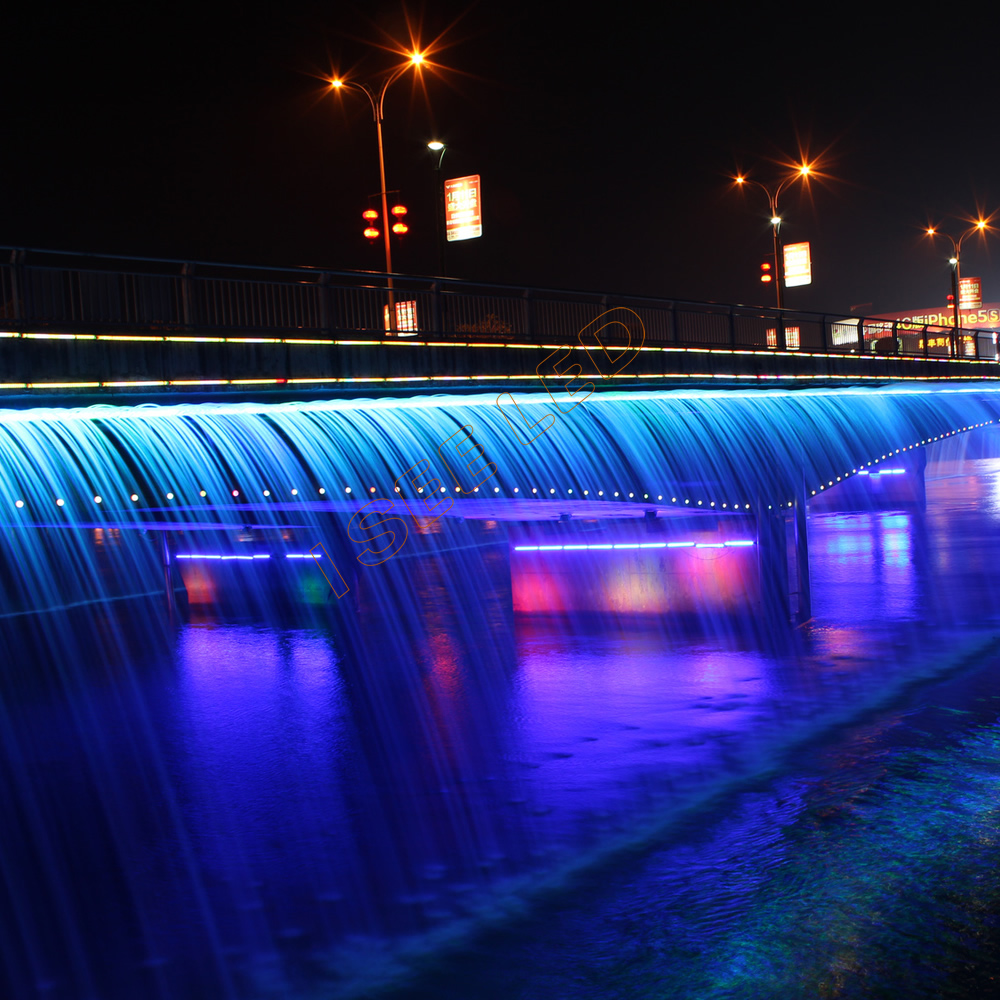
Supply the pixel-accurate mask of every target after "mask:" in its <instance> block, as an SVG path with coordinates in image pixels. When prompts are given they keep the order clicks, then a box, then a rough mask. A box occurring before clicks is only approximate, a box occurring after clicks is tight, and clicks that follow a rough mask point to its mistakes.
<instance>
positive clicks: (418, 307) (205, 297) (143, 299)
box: [0, 247, 998, 360]
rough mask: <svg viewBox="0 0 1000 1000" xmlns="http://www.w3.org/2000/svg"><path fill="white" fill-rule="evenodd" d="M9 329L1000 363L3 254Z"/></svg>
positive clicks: (937, 339)
mask: <svg viewBox="0 0 1000 1000" xmlns="http://www.w3.org/2000/svg"><path fill="white" fill-rule="evenodd" d="M0 254H2V259H3V263H0V328H2V329H4V330H7V331H15V332H22V333H24V332H44V331H60V330H67V331H73V332H79V331H113V332H122V333H124V332H128V333H135V334H157V333H166V332H174V333H181V332H190V333H191V334H192V335H211V334H217V335H225V334H228V333H232V332H235V331H243V332H247V333H259V334H261V335H262V336H268V335H273V336H280V337H295V338H302V339H304V340H310V339H325V338H329V337H331V336H343V335H356V336H361V337H367V338H373V339H374V338H381V337H384V336H385V335H386V332H387V331H388V330H389V326H390V324H389V303H390V299H391V300H392V302H393V304H394V308H395V311H396V324H395V326H396V332H398V334H400V335H402V336H412V335H414V334H421V333H423V334H433V336H434V338H435V339H440V340H442V341H460V342H470V341H472V342H510V341H512V340H514V341H518V342H523V343H541V344H547V343H559V344H563V343H572V342H574V341H575V339H576V337H577V335H578V333H579V331H580V330H581V329H583V328H584V327H585V326H587V324H589V323H590V322H592V321H593V320H595V319H597V318H598V317H599V316H600V315H601V314H602V313H605V312H607V311H608V310H610V309H613V308H616V307H625V308H627V309H631V310H632V311H633V312H635V313H636V314H637V315H638V316H639V317H640V319H641V320H642V323H643V326H644V328H645V337H646V343H647V344H649V345H651V346H670V345H673V346H678V347H686V348H693V349H698V348H706V349H711V348H715V349H730V350H738V351H760V352H767V351H778V350H780V351H786V350H788V351H795V350H801V351H809V352H813V353H815V352H822V353H831V354H865V355H873V354H874V355H908V356H915V357H926V358H978V359H985V360H997V356H998V355H997V331H996V330H992V329H989V330H987V329H963V330H955V329H954V328H952V327H941V326H926V325H920V324H913V323H904V322H893V321H891V320H885V319H878V318H870V317H859V316H836V315H833V316H831V315H823V314H818V313H807V312H798V311H794V310H788V309H783V310H777V309H768V308H764V307H760V306H745V305H724V304H717V303H704V302H686V301H681V300H673V299H659V298H652V297H642V296H626V295H602V294H599V293H592V292H576V291H563V290H553V289H541V288H522V287H516V286H506V285H494V284H486V283H480V282H469V281H462V280H457V279H445V278H433V277H414V276H409V275H394V276H393V279H392V283H393V288H392V290H391V291H390V289H389V287H388V279H387V276H386V275H384V274H379V273H375V272H358V271H336V270H319V269H314V268H306V267H301V268H263V267H252V266H243V265H235V264H217V263H205V262H185V261H171V260H149V259H143V258H131V257H111V256H98V255H77V254H65V253H57V252H53V251H40V250H23V249H17V248H10V247H7V248H0Z"/></svg>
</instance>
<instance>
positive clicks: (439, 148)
mask: <svg viewBox="0 0 1000 1000" xmlns="http://www.w3.org/2000/svg"><path fill="white" fill-rule="evenodd" d="M427 148H428V149H429V150H430V151H431V152H433V153H440V154H441V155H440V156H439V157H438V159H437V166H436V167H435V168H434V186H435V189H436V193H435V195H434V200H435V202H436V205H435V210H434V218H435V220H436V222H435V226H434V231H435V232H436V234H437V244H438V274H439V275H440V276H441V277H442V278H443V277H444V276H445V274H444V233H442V231H441V219H442V216H443V215H444V186H443V185H442V183H441V164H442V162H443V161H444V154H445V153H447V152H448V146H447V144H446V143H443V142H441V141H440V140H439V139H432V140H431V141H430V142H429V143H427Z"/></svg>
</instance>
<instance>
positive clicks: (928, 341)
mask: <svg viewBox="0 0 1000 1000" xmlns="http://www.w3.org/2000/svg"><path fill="white" fill-rule="evenodd" d="M930 356H931V337H930V334H929V333H928V332H927V327H926V326H925V327H924V360H925V361H926V360H927V359H928V358H929V357H930Z"/></svg>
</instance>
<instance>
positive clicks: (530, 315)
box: [523, 288, 535, 338]
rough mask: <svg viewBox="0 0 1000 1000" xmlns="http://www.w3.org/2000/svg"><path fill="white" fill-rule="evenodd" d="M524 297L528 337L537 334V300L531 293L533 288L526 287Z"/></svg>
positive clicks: (525, 323) (525, 325) (525, 327)
mask: <svg viewBox="0 0 1000 1000" xmlns="http://www.w3.org/2000/svg"><path fill="white" fill-rule="evenodd" d="M523 298H524V333H525V336H526V337H528V338H531V337H534V336H535V302H534V299H533V297H532V294H531V289H530V288H526V289H525V290H524V292H523Z"/></svg>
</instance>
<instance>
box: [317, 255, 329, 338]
mask: <svg viewBox="0 0 1000 1000" xmlns="http://www.w3.org/2000/svg"><path fill="white" fill-rule="evenodd" d="M316 286H317V289H318V295H319V328H320V330H321V331H322V332H323V333H325V334H328V335H332V334H333V324H332V322H331V317H332V315H333V311H332V310H331V309H330V274H329V272H328V271H323V272H322V273H321V274H320V276H319V281H318V282H316Z"/></svg>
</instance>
